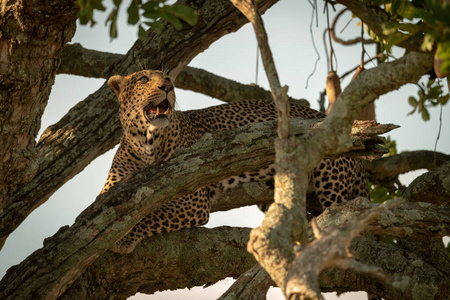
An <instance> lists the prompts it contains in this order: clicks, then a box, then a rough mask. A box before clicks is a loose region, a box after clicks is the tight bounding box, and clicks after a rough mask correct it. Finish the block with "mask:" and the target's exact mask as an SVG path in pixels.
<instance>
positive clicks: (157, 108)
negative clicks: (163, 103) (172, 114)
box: [156, 106, 160, 116]
mask: <svg viewBox="0 0 450 300" xmlns="http://www.w3.org/2000/svg"><path fill="white" fill-rule="evenodd" d="M159 114H160V113H159V107H158V106H157V107H156V115H157V116H158V115H159Z"/></svg>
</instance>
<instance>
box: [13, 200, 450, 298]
mask: <svg viewBox="0 0 450 300" xmlns="http://www.w3.org/2000/svg"><path fill="white" fill-rule="evenodd" d="M217 205H220V204H217ZM371 207H372V205H367V202H352V203H346V204H344V205H342V206H341V207H339V208H338V207H336V208H334V209H333V208H330V209H329V212H328V213H326V214H324V215H321V216H320V217H319V218H318V219H317V221H318V224H319V226H320V227H321V229H322V230H326V229H327V228H332V227H333V226H335V224H341V223H342V220H348V219H349V217H350V218H351V217H352V216H354V215H359V214H361V213H364V212H365V211H367V210H368V209H370V208H371ZM429 210H431V211H433V212H435V213H436V214H437V216H438V217H437V219H436V218H434V217H433V218H429V217H427V216H430V214H429ZM408 215H409V216H413V215H415V216H416V217H415V218H417V220H419V219H420V220H421V223H422V224H423V225H425V226H426V227H428V230H424V231H423V232H428V233H427V235H426V236H428V237H430V236H435V233H434V231H433V227H434V224H435V223H434V222H436V220H440V221H439V222H441V223H442V222H443V220H447V221H445V222H447V223H446V224H447V225H446V226H444V227H442V228H444V229H445V230H446V231H441V232H440V233H439V234H438V236H441V234H449V232H448V230H449V228H450V227H449V223H448V222H449V220H448V219H449V214H448V211H442V209H440V208H438V207H436V206H428V207H424V206H420V205H419V204H417V203H403V204H401V205H399V206H398V207H396V208H395V209H393V210H392V212H391V211H386V212H383V213H382V214H381V215H380V216H379V217H378V219H377V220H374V221H373V222H371V223H370V224H369V226H368V227H367V228H366V231H365V232H364V234H367V235H368V236H367V237H358V238H356V239H355V240H354V241H353V243H352V246H351V251H352V253H353V254H354V256H355V258H356V259H358V261H360V262H362V263H364V264H368V265H372V266H376V267H379V268H382V269H383V270H384V272H387V273H389V274H392V273H397V275H398V276H409V277H410V280H409V283H408V284H409V288H408V289H407V290H405V292H404V293H402V292H401V291H400V290H398V289H395V288H393V287H392V286H391V285H390V284H389V283H386V282H384V281H383V280H381V279H380V278H377V277H375V278H374V277H373V276H370V275H367V274H366V275H361V274H358V273H356V272H355V271H353V270H347V271H342V270H338V269H335V268H331V269H327V270H324V271H323V272H322V273H321V274H320V277H319V282H320V288H321V289H322V290H323V291H327V292H332V291H337V292H345V291H359V290H365V291H368V292H372V293H376V294H379V295H380V296H382V297H383V298H385V299H413V297H412V291H413V290H414V287H415V288H419V287H422V289H423V286H424V285H428V286H429V287H430V288H431V287H432V288H433V289H435V290H436V291H438V292H436V293H437V295H446V294H445V293H446V291H447V292H448V289H449V286H450V285H449V279H448V278H449V277H448V276H443V275H444V274H443V273H442V271H440V269H437V268H436V266H435V265H432V264H429V263H427V262H426V261H422V262H421V261H420V259H419V258H418V257H417V256H416V255H411V253H409V252H405V250H403V249H399V248H398V247H396V246H393V245H389V244H386V243H384V242H380V241H377V240H375V239H373V238H372V237H371V235H373V234H391V233H398V232H401V231H402V230H397V229H396V226H399V227H404V228H408V227H410V228H411V229H414V230H410V231H409V232H410V233H412V232H413V231H415V229H416V228H418V227H417V226H416V225H417V224H415V225H414V226H412V224H411V223H407V224H403V223H402V221H401V220H406V219H405V218H404V216H408ZM386 216H388V218H387V217H386ZM386 220H391V221H393V222H391V223H386ZM408 222H409V221H408ZM439 222H438V223H439ZM377 228H382V229H381V230H379V229H377ZM383 228H384V229H383ZM383 230H384V231H383ZM421 231H422V230H420V229H419V231H418V232H421ZM405 232H407V231H405ZM249 233H250V229H248V228H230V227H220V228H214V229H205V228H201V227H198V228H191V229H187V230H183V231H181V232H172V233H169V234H161V235H157V236H153V237H151V238H148V239H145V240H143V241H142V243H141V244H139V245H138V246H137V247H136V249H135V250H134V251H133V252H132V253H130V254H128V255H119V254H116V253H113V252H110V251H106V252H105V253H104V254H103V255H101V256H100V257H99V259H98V260H96V261H95V262H94V263H93V264H92V265H91V266H90V267H89V268H88V269H87V270H86V272H84V273H83V275H81V276H80V278H79V279H78V280H76V281H75V282H74V284H73V285H72V287H70V288H69V289H68V290H67V291H66V292H65V293H64V294H63V295H62V296H61V297H62V299H105V298H113V296H114V297H117V299H126V298H127V297H128V296H131V295H133V294H135V293H136V292H141V293H147V294H152V293H154V292H156V291H164V290H173V289H176V288H181V287H192V286H202V285H205V284H207V285H209V284H212V283H215V282H216V281H218V280H220V279H223V278H224V277H227V276H232V277H237V276H238V275H239V274H241V273H242V272H244V271H245V270H247V269H249V268H251V267H252V266H253V265H254V263H255V260H254V258H253V256H252V255H251V254H249V253H248V252H247V251H246V250H245V249H246V244H247V241H248V236H249ZM309 235H310V236H312V232H311V229H309ZM394 236H396V235H395V234H394ZM400 236H404V235H403V234H401V235H399V236H396V237H400ZM410 236H411V237H417V235H416V234H415V233H412V235H410ZM421 237H422V238H423V237H424V235H421ZM205 241H208V242H207V245H205ZM161 249H164V250H165V251H163V252H161ZM216 249H222V250H221V251H216ZM199 262H201V264H202V268H198V265H199ZM209 262H214V263H213V264H210V263H209ZM218 265H219V266H220V268H217V266H218ZM442 267H443V268H445V266H442ZM252 269H253V268H252ZM118 270H120V272H119V271H118ZM161 270H170V272H161ZM397 270H400V272H397ZM9 272H15V270H14V268H12V269H11V270H9V271H8V273H9ZM257 272H259V271H258V270H253V271H252V273H253V274H255V273H257ZM425 274H427V275H426V278H424V277H423V276H424V275H425ZM258 276H260V275H258ZM260 279H261V278H259V279H257V280H260ZM443 279H445V280H443ZM86 283H89V284H86ZM81 287H84V288H81ZM86 287H87V288H86ZM238 290H241V289H238ZM380 292H381V294H380ZM242 299H247V298H242ZM435 299H439V297H436V298H435Z"/></svg>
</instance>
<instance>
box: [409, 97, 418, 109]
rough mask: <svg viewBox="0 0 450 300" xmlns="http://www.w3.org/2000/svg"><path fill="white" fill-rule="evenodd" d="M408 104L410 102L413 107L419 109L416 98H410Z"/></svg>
mask: <svg viewBox="0 0 450 300" xmlns="http://www.w3.org/2000/svg"><path fill="white" fill-rule="evenodd" d="M408 102H409V104H410V105H411V106H412V107H417V100H416V98H414V97H412V96H411V97H409V98H408Z"/></svg>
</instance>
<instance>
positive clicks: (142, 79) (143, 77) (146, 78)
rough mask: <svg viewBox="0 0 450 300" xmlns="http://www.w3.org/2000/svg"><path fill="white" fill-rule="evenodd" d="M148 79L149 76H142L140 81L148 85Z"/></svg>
mask: <svg viewBox="0 0 450 300" xmlns="http://www.w3.org/2000/svg"><path fill="white" fill-rule="evenodd" d="M148 80H149V79H148V77H147V76H142V77H141V78H139V81H140V82H141V83H147V82H148Z"/></svg>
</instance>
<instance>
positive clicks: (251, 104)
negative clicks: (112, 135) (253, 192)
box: [101, 70, 368, 253]
mask: <svg viewBox="0 0 450 300" xmlns="http://www.w3.org/2000/svg"><path fill="white" fill-rule="evenodd" d="M108 85H109V86H110V87H111V89H112V90H113V91H114V93H115V94H116V95H117V97H118V99H119V104H120V107H119V118H120V122H121V125H122V129H123V135H122V138H121V141H120V146H119V149H118V150H117V152H116V155H115V157H114V160H113V163H112V167H111V170H110V172H109V174H108V178H107V180H106V183H105V186H104V187H103V189H102V191H101V193H103V192H105V191H107V190H108V189H109V188H110V187H111V186H113V185H114V184H115V183H117V182H118V181H120V180H121V179H122V178H123V177H125V176H126V175H128V174H130V173H132V172H134V171H136V170H139V169H141V168H143V167H145V166H146V165H150V164H151V163H153V162H154V161H155V160H156V159H168V158H169V157H170V156H171V155H172V154H173V153H174V151H175V150H176V149H178V148H183V147H187V146H189V145H191V144H193V143H195V142H197V141H198V140H199V139H200V138H201V136H202V135H204V134H205V133H207V132H212V131H218V130H228V129H233V128H236V127H239V126H243V125H246V124H248V123H255V122H263V121H269V120H275V119H276V111H275V108H274V106H273V103H272V102H271V101H265V100H251V101H242V102H238V103H229V104H224V105H219V106H213V107H209V108H206V109H201V110H191V111H186V112H181V111H176V110H175V109H174V107H175V92H174V86H173V83H172V82H171V79H170V78H169V77H168V76H167V75H166V74H164V73H163V72H161V71H149V70H144V71H140V72H136V73H134V74H131V75H129V76H126V77H122V76H113V77H111V78H110V79H109V81H108ZM290 114H291V116H295V117H301V118H305V119H318V118H323V117H325V115H324V114H323V113H321V112H318V111H316V110H313V109H311V108H309V107H304V106H299V105H291V109H290ZM273 175H274V166H270V167H269V168H266V169H262V170H259V171H252V172H247V173H244V174H241V175H239V176H232V177H230V178H227V179H225V180H223V181H221V182H218V183H216V184H213V185H210V186H205V187H202V188H200V189H198V190H197V191H196V192H195V193H194V194H191V195H186V196H183V197H180V198H178V199H176V200H174V201H172V202H170V203H167V204H165V205H164V206H162V207H161V208H160V209H159V210H158V211H157V212H155V213H152V214H151V215H148V216H146V217H144V218H143V219H142V220H141V221H140V222H139V223H138V224H136V225H135V226H134V227H133V228H132V229H131V230H130V231H129V232H128V233H127V235H126V236H124V237H123V238H121V239H120V240H118V241H117V242H116V243H115V245H114V246H113V248H112V250H113V251H115V252H120V253H129V252H131V251H132V250H133V249H134V248H135V247H136V245H137V244H138V243H139V242H140V241H141V240H142V239H143V238H144V237H147V236H151V235H154V234H158V233H161V232H169V231H174V230H181V229H183V228H189V227H193V226H197V225H202V224H205V223H207V222H208V219H209V212H210V208H211V201H212V200H213V199H214V198H216V197H217V196H218V194H219V193H221V192H223V191H225V190H227V189H229V188H232V187H234V186H236V185H237V184H239V183H243V182H249V181H267V180H271V179H272V178H273ZM309 192H310V193H311V194H313V195H315V196H316V199H317V200H319V203H320V205H321V207H322V208H325V207H329V206H330V205H332V204H333V203H340V202H343V201H346V200H348V199H352V198H354V197H356V196H365V197H367V196H368V190H367V184H366V180H365V175H364V169H363V167H362V164H361V163H360V162H359V161H356V160H354V159H350V158H345V157H342V158H338V159H335V160H330V159H324V160H322V161H321V162H320V164H319V165H318V166H317V167H316V168H315V170H314V172H313V174H311V175H310V184H309Z"/></svg>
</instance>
